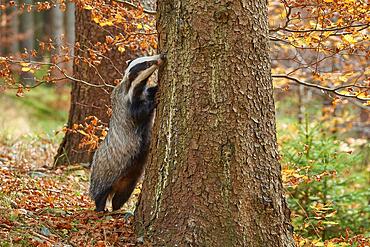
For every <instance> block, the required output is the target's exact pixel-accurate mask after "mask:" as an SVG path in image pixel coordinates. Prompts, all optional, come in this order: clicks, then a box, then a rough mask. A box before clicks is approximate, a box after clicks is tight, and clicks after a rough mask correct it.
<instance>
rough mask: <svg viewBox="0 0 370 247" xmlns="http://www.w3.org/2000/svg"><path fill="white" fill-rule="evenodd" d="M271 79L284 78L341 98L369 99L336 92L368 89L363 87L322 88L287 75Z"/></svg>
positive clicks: (349, 85) (352, 85) (353, 85)
mask: <svg viewBox="0 0 370 247" xmlns="http://www.w3.org/2000/svg"><path fill="white" fill-rule="evenodd" d="M272 77H273V78H285V79H288V80H291V81H294V82H296V83H298V84H300V85H304V86H307V87H312V88H316V89H320V90H323V91H326V92H330V93H334V94H336V95H338V96H341V97H347V98H355V99H358V100H363V101H368V100H370V98H360V97H358V95H353V94H348V95H347V94H342V93H340V92H338V90H340V89H344V88H348V87H356V88H363V89H370V88H369V87H365V86H360V85H356V84H348V85H343V86H339V87H334V88H330V87H324V86H321V85H318V84H313V83H309V82H305V81H301V80H298V79H297V78H294V77H291V76H288V75H272Z"/></svg>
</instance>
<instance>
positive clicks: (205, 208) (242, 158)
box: [136, 0, 294, 247]
mask: <svg viewBox="0 0 370 247" xmlns="http://www.w3.org/2000/svg"><path fill="white" fill-rule="evenodd" d="M158 11H159V19H158V26H157V28H158V33H159V45H160V47H161V50H162V51H166V52H167V54H168V62H167V65H166V67H165V69H164V71H163V72H162V73H160V86H161V90H160V91H161V92H160V97H159V102H160V103H159V105H158V108H157V117H156V120H155V123H154V128H153V136H152V144H151V153H150V155H149V160H148V163H147V165H148V166H147V168H146V174H145V179H144V182H143V190H142V195H141V199H140V202H139V206H138V209H137V211H136V222H137V226H138V231H139V234H143V235H144V236H145V237H147V239H149V240H150V241H151V242H153V244H154V245H155V246H217V245H219V244H220V243H222V244H223V246H274V247H275V246H294V243H293V239H292V233H291V229H290V228H291V226H290V219H289V209H288V208H287V205H286V203H285V199H284V196H283V187H282V183H281V174H280V164H279V161H278V153H277V144H276V136H275V132H276V131H275V112H274V100H273V95H272V93H273V88H272V83H271V72H270V61H269V55H268V51H269V47H268V28H267V7H266V2H265V1H258V0H249V1H232V2H228V3H221V2H219V3H216V2H214V1H196V0H187V1H181V0H177V1H169V0H166V1H160V2H159V5H158Z"/></svg>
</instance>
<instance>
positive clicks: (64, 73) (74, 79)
mask: <svg viewBox="0 0 370 247" xmlns="http://www.w3.org/2000/svg"><path fill="white" fill-rule="evenodd" d="M5 60H6V61H8V62H10V63H14V64H20V63H22V62H24V61H21V60H13V59H9V58H5ZM29 63H31V64H37V65H48V66H54V67H55V68H57V69H58V70H59V71H60V72H61V73H62V74H63V76H65V78H67V79H69V80H72V81H75V82H80V83H83V84H85V85H87V86H90V87H97V88H102V87H111V88H114V86H113V85H110V84H107V83H105V82H103V84H92V83H89V82H87V81H84V80H81V79H77V78H74V77H72V76H70V75H68V74H67V73H66V72H65V71H64V70H63V69H62V68H61V67H60V66H59V65H57V64H55V63H47V62H37V61H30V62H29ZM55 80H60V79H54V80H51V81H55ZM45 82H46V81H40V82H39V83H37V84H36V85H33V86H27V87H26V88H35V87H37V86H40V85H41V84H43V83H45ZM12 89H18V87H17V88H12Z"/></svg>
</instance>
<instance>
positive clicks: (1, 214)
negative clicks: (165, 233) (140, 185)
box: [0, 138, 140, 246]
mask: <svg viewBox="0 0 370 247" xmlns="http://www.w3.org/2000/svg"><path fill="white" fill-rule="evenodd" d="M56 148H57V145H56V144H55V143H53V142H52V141H50V140H47V139H42V138H38V139H37V140H28V141H25V140H19V141H14V142H4V141H0V240H1V241H0V246H138V245H139V244H140V243H139V242H138V241H139V240H140V239H137V237H135V235H134V232H133V225H132V218H133V217H132V213H131V212H132V211H130V210H132V209H133V207H134V204H135V201H136V200H137V194H138V193H139V191H135V194H134V196H133V198H132V199H131V201H130V202H129V203H128V204H127V205H128V208H127V206H126V208H125V209H122V210H120V211H118V212H117V213H108V214H97V213H96V212H94V211H93V209H94V205H93V202H92V201H91V200H90V199H89V197H88V177H89V174H88V169H86V168H84V167H82V166H68V167H58V168H57V169H51V168H52V164H53V155H54V154H55V151H56ZM127 210H128V211H127Z"/></svg>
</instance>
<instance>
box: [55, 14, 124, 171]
mask: <svg viewBox="0 0 370 247" xmlns="http://www.w3.org/2000/svg"><path fill="white" fill-rule="evenodd" d="M109 31H111V32H114V30H109ZM75 34H76V41H77V42H79V43H80V44H81V48H82V49H79V50H76V51H75V55H76V56H77V57H88V53H87V50H86V49H85V48H84V47H83V45H86V46H89V45H91V44H95V43H96V42H98V41H100V42H104V41H105V36H106V35H108V32H107V31H104V29H102V28H101V27H100V26H99V25H96V24H95V23H93V22H92V20H91V17H90V13H89V12H88V11H82V10H80V9H79V8H76V30H75ZM106 56H107V57H109V58H110V59H103V60H102V63H101V64H100V65H98V66H97V67H96V68H97V70H96V69H95V68H94V67H91V66H89V65H88V64H86V63H80V64H77V65H76V64H75V65H74V67H73V70H74V77H75V78H77V79H82V80H85V81H88V82H89V83H91V84H97V85H99V84H103V80H104V81H105V83H108V84H112V85H113V84H114V80H115V79H119V78H122V75H121V74H120V73H121V72H122V71H123V68H124V66H125V61H126V60H127V58H125V57H124V56H123V55H122V54H121V53H119V52H118V51H117V50H115V49H113V50H111V51H110V52H109V53H108V54H106ZM98 73H99V75H98ZM111 90H112V88H110V87H103V88H98V87H91V86H86V85H84V84H82V83H78V82H73V83H72V91H71V108H70V111H69V118H68V124H67V125H68V127H69V128H71V127H72V125H73V124H74V123H81V122H83V120H84V119H85V118H86V117H87V116H96V117H97V118H99V119H100V120H101V121H103V122H104V123H108V122H109V115H108V114H107V110H108V107H110V104H111V103H110V92H111ZM81 138H82V136H81V135H80V134H78V133H72V132H67V133H66V135H65V136H64V139H63V141H62V143H61V145H60V147H59V149H58V153H57V156H56V157H55V164H56V165H60V164H66V163H68V164H71V163H81V162H82V163H84V162H90V161H91V159H92V155H93V153H92V152H89V151H87V150H84V149H80V148H79V144H80V142H81Z"/></svg>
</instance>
